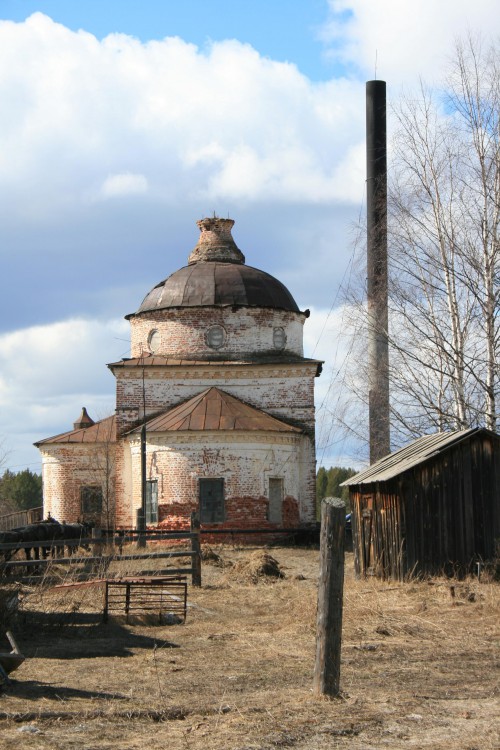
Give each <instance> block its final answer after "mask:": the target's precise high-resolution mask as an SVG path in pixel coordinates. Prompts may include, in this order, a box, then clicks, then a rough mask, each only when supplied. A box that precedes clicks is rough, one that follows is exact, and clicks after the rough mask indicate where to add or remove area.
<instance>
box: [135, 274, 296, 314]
mask: <svg viewBox="0 0 500 750" xmlns="http://www.w3.org/2000/svg"><path fill="white" fill-rule="evenodd" d="M214 305H215V306H225V305H242V306H246V307H274V308H277V309H279V310H290V311H292V312H300V310H299V308H298V307H297V303H296V302H295V300H294V298H293V297H292V295H291V294H290V292H289V291H288V289H287V288H286V287H285V286H284V284H282V283H281V281H278V279H275V278H274V276H271V275H270V274H268V273H265V271H259V269H258V268H252V267H251V266H245V265H243V264H239V263H217V262H202V261H200V262H198V263H193V264H192V265H189V266H185V267H184V268H180V269H179V270H178V271H176V272H175V273H173V274H172V275H171V276H169V277H168V279H165V280H164V281H161V282H160V283H159V284H157V285H156V286H155V287H154V289H152V290H151V291H150V292H149V294H147V295H146V297H145V298H144V300H143V302H142V305H141V306H140V308H139V309H138V311H137V313H142V312H146V311H148V310H163V309H165V308H169V307H203V306H214Z"/></svg>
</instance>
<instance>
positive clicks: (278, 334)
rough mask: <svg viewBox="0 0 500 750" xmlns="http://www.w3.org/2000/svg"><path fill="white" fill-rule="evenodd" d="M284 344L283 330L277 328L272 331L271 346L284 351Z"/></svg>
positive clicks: (284, 334)
mask: <svg viewBox="0 0 500 750" xmlns="http://www.w3.org/2000/svg"><path fill="white" fill-rule="evenodd" d="M285 344H286V333H285V329H284V328H281V326H279V327H278V328H274V329H273V346H274V348H275V349H284V348H285Z"/></svg>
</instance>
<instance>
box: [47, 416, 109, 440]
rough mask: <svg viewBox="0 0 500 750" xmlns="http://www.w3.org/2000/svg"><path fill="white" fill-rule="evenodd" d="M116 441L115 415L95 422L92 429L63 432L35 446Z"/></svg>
mask: <svg viewBox="0 0 500 750" xmlns="http://www.w3.org/2000/svg"><path fill="white" fill-rule="evenodd" d="M115 441H116V420H115V416H114V415H113V416H112V417H106V419H101V420H100V421H99V422H94V423H93V424H92V425H91V426H90V427H82V428H80V429H77V430H70V431H69V432H63V433H61V434H60V435H55V436H54V437H50V438H45V439H44V440H39V441H38V442H37V443H35V444H34V445H36V447H37V448H38V446H40V445H46V444H48V443H114V442H115Z"/></svg>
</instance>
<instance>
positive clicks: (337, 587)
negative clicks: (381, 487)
mask: <svg viewBox="0 0 500 750" xmlns="http://www.w3.org/2000/svg"><path fill="white" fill-rule="evenodd" d="M344 536H345V503H344V501H343V500H340V499H339V498H336V497H328V498H326V499H325V500H323V502H322V503H321V536H320V574H319V590H318V616H317V630H316V665H315V668H314V682H313V692H314V693H315V694H316V695H329V696H335V695H338V694H339V683H340V644H341V640H342V594H343V589H344Z"/></svg>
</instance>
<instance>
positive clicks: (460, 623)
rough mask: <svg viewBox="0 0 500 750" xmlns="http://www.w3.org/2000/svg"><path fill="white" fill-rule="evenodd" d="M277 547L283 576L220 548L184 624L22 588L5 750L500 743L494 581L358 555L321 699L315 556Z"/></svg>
mask: <svg viewBox="0 0 500 750" xmlns="http://www.w3.org/2000/svg"><path fill="white" fill-rule="evenodd" d="M267 551H268V552H269V553H270V554H271V555H272V556H273V557H274V558H275V559H276V561H277V563H278V565H279V568H280V569H281V571H282V572H283V573H284V576H285V577H284V578H281V579H279V578H274V577H272V576H269V575H259V561H260V557H261V551H258V550H252V549H238V548H231V547H224V548H217V550H216V552H217V553H218V555H219V557H220V559H219V560H217V559H214V560H212V561H211V562H210V561H209V562H207V563H206V564H204V566H203V586H202V588H201V589H193V588H192V587H189V598H188V602H189V610H188V617H187V621H186V623H185V624H176V625H166V624H164V625H158V624H156V623H155V622H154V621H153V619H151V620H148V619H147V618H142V619H137V620H136V621H135V622H131V623H129V624H126V623H125V622H124V620H123V618H121V617H114V618H112V619H111V620H110V622H109V623H108V624H106V625H105V624H103V623H102V622H101V611H102V588H101V587H99V586H95V587H90V588H74V589H54V588H51V587H50V586H48V584H45V585H43V586H41V587H38V588H37V589H28V590H24V591H23V592H22V595H23V599H22V602H21V613H20V616H19V618H18V621H17V623H15V624H14V625H13V630H14V632H15V635H16V636H17V639H18V641H19V644H20V645H21V647H22V650H23V651H24V653H25V654H26V655H27V656H28V657H31V658H29V659H28V660H27V661H26V662H25V663H24V664H23V665H22V666H21V667H20V668H19V669H18V671H17V672H15V673H14V674H13V675H12V677H13V678H15V679H14V681H13V683H12V685H11V686H9V687H8V688H6V689H5V690H4V691H3V692H1V693H0V747H1V748H2V750H3V748H6V749H8V750H11V749H12V750H14V748H16V750H17V749H18V748H19V747H22V748H23V750H24V748H26V749H28V748H36V750H49V748H50V750H54V749H57V750H59V748H61V749H62V748H84V749H85V750H91V749H93V748H95V749H96V750H97V748H99V749H100V750H103V749H106V748H113V749H114V750H116V748H120V750H132V748H145V747H150V748H156V747H166V748H168V750H181V749H182V750H201V748H204V749H205V750H210V749H211V748H214V749H217V750H222V749H223V748H224V750H273V749H274V748H297V750H323V748H325V749H326V748H349V750H371V749H372V748H377V750H378V749H379V748H391V749H400V748H432V750H498V748H500V740H499V737H500V721H499V715H500V711H499V700H498V697H499V688H498V655H499V649H498V643H499V641H498V636H499V622H500V616H499V615H500V602H499V599H500V597H499V590H500V586H499V584H498V583H493V582H488V581H486V580H483V581H481V582H479V581H477V580H474V579H471V580H468V581H460V582H458V581H448V580H445V579H433V580H431V581H416V582H411V583H406V584H399V583H394V582H392V583H391V582H388V583H384V582H381V581H378V580H375V579H368V580H361V581H359V580H356V579H355V578H354V575H353V560H352V555H347V557H346V579H345V599H344V628H343V644H342V671H341V687H342V695H341V697H340V698H338V699H334V700H327V699H324V698H323V699H317V698H315V697H313V695H312V690H311V688H312V674H313V669H314V656H315V618H316V599H317V581H318V572H319V571H318V560H319V555H318V552H317V550H310V549H301V548H292V547H275V548H272V549H270V550H267ZM213 557H214V558H216V556H215V555H214V556H213ZM147 562H148V561H146V566H145V565H144V561H142V566H143V567H142V570H143V572H152V568H153V564H151V565H150V566H148V565H147ZM146 568H147V571H146ZM109 572H110V573H111V574H113V573H118V572H121V573H122V574H123V573H131V572H138V569H136V570H135V571H133V570H132V569H130V568H129V569H127V570H121V571H118V570H116V569H115V570H113V569H112V570H111V571H109Z"/></svg>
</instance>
